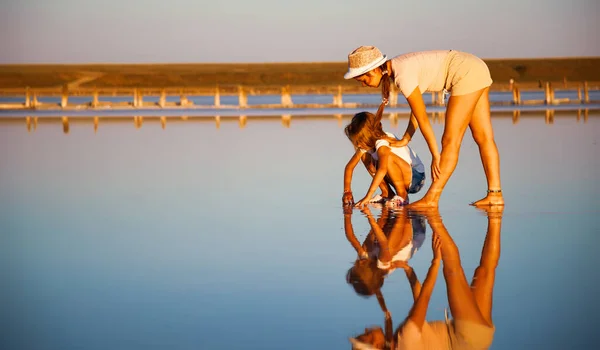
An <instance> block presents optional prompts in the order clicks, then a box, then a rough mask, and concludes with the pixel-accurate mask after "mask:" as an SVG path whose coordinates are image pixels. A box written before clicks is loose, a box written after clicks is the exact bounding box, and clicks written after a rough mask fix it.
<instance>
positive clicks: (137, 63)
mask: <svg viewBox="0 0 600 350" xmlns="http://www.w3.org/2000/svg"><path fill="white" fill-rule="evenodd" d="M481 59H482V60H484V61H509V60H531V61H533V60H576V59H600V56H553V57H504V58H483V57H481ZM341 63H347V61H264V62H243V61H240V62H201V61H179V62H112V61H111V62H19V63H4V62H0V66H45V65H46V66H47V65H60V66H93V65H186V64H196V65H236V64H245V65H260V64H271V65H284V64H341Z"/></svg>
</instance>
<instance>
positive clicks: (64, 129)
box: [61, 117, 69, 134]
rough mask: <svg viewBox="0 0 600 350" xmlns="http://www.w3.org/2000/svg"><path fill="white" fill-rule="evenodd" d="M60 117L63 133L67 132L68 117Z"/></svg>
mask: <svg viewBox="0 0 600 350" xmlns="http://www.w3.org/2000/svg"><path fill="white" fill-rule="evenodd" d="M61 119H62V126H63V133H64V134H68V133H69V118H67V117H62V118H61Z"/></svg>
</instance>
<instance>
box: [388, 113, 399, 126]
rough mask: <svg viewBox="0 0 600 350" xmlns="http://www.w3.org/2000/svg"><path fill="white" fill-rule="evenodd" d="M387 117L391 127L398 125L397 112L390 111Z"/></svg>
mask: <svg viewBox="0 0 600 350" xmlns="http://www.w3.org/2000/svg"><path fill="white" fill-rule="evenodd" d="M389 119H390V124H391V125H392V126H393V127H396V126H398V113H390V116H389Z"/></svg>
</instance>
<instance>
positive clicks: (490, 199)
mask: <svg viewBox="0 0 600 350" xmlns="http://www.w3.org/2000/svg"><path fill="white" fill-rule="evenodd" d="M469 205H472V206H475V207H481V206H487V205H504V197H502V193H493V192H491V193H488V195H487V196H485V198H482V199H480V200H478V201H476V202H473V203H471V204H469Z"/></svg>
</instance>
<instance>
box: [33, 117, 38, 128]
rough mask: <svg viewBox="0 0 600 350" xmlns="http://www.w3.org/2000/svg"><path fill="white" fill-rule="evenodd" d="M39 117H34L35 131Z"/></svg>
mask: <svg viewBox="0 0 600 350" xmlns="http://www.w3.org/2000/svg"><path fill="white" fill-rule="evenodd" d="M37 123H38V117H33V131H36V130H37Z"/></svg>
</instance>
